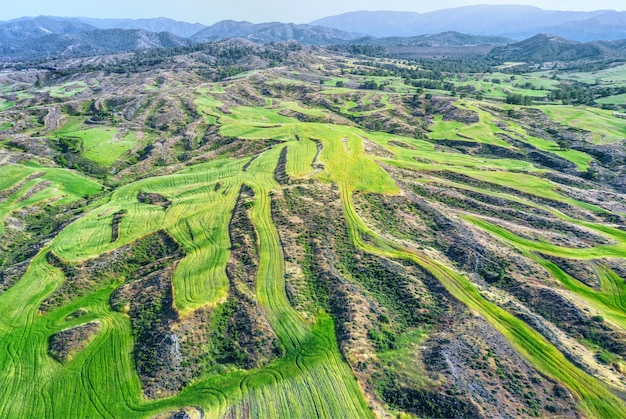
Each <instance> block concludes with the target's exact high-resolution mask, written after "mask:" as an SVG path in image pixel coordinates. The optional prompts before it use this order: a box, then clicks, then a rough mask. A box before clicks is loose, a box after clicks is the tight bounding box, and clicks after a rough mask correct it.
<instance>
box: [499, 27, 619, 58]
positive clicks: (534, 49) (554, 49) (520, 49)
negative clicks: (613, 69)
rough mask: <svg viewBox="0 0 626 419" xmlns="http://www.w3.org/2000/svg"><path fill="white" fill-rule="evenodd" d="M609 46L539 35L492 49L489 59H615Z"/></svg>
mask: <svg viewBox="0 0 626 419" xmlns="http://www.w3.org/2000/svg"><path fill="white" fill-rule="evenodd" d="M607 46H610V44H604V45H603V44H600V43H594V42H586V43H584V42H576V41H570V40H567V39H564V38H560V37H558V36H554V35H546V34H539V35H535V36H533V37H531V38H528V39H525V40H524V41H521V42H517V43H512V44H509V45H506V46H500V47H497V48H494V49H493V50H492V51H491V53H490V54H489V58H492V59H495V60H500V61H526V62H535V63H542V62H546V61H577V60H585V59H587V60H602V59H607V58H611V57H617V56H618V55H617V52H616V51H615V50H614V49H610V48H607Z"/></svg>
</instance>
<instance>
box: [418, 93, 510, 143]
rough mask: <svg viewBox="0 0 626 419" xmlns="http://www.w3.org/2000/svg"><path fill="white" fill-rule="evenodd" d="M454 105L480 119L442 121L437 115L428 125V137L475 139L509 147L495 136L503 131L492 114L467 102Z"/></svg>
mask: <svg viewBox="0 0 626 419" xmlns="http://www.w3.org/2000/svg"><path fill="white" fill-rule="evenodd" d="M455 106H457V107H459V108H464V109H468V110H471V111H473V112H475V113H477V114H478V116H479V118H480V121H479V122H477V123H474V124H471V125H466V124H464V123H462V122H457V121H444V120H443V117H441V116H439V117H436V118H435V119H434V120H433V124H432V125H431V126H430V130H431V132H430V133H428V137H429V138H431V139H433V140H459V141H475V142H478V143H485V144H492V145H497V146H500V147H506V148H509V147H510V145H509V144H508V143H507V142H506V141H504V140H502V139H500V138H499V137H497V136H496V134H498V133H503V132H504V131H502V129H500V128H498V127H497V125H496V122H497V120H496V118H495V117H494V116H493V115H491V114H490V113H488V112H485V111H483V110H481V109H479V108H477V107H476V106H475V105H473V104H470V103H469V102H463V103H459V102H457V103H456V104H455Z"/></svg>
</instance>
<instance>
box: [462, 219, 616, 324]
mask: <svg viewBox="0 0 626 419" xmlns="http://www.w3.org/2000/svg"><path fill="white" fill-rule="evenodd" d="M463 218H464V219H465V220H466V221H469V222H471V223H472V224H474V225H475V226H477V227H480V228H482V229H483V230H485V231H488V232H489V233H491V234H492V235H494V236H496V237H497V238H499V239H500V240H503V241H505V242H506V243H508V244H510V245H512V246H514V247H515V248H517V249H519V250H520V251H522V252H523V253H524V254H525V255H526V256H528V257H530V258H532V259H533V260H535V261H536V262H537V263H539V264H540V265H542V266H543V267H544V268H545V269H546V270H547V271H548V272H550V273H551V274H552V276H553V277H554V278H556V279H557V280H559V282H561V284H563V286H564V287H565V288H567V289H568V290H570V291H572V292H574V293H576V294H577V295H579V296H580V297H582V298H583V299H585V300H586V301H587V303H588V304H589V305H590V306H592V307H594V308H596V309H597V310H598V311H600V312H601V313H602V315H603V316H605V317H606V318H607V319H609V320H610V321H612V322H613V323H615V324H616V325H617V326H619V327H621V328H622V329H624V330H626V283H624V280H623V279H621V278H619V277H618V276H617V275H616V274H615V272H613V271H611V270H610V269H608V268H607V267H605V266H601V267H599V268H598V269H597V272H598V274H599V276H600V278H601V279H602V281H601V282H602V287H601V290H599V291H598V290H595V289H593V288H591V287H589V286H587V285H586V284H584V283H582V282H580V281H578V280H576V279H574V278H572V277H571V276H569V275H568V274H566V273H565V272H564V271H563V270H562V269H561V268H560V267H559V266H557V265H556V264H554V263H553V262H550V261H548V260H546V259H544V258H542V257H540V256H538V255H537V254H536V252H541V253H542V254H547V255H553V256H558V257H564V258H575V259H586V260H597V259H602V258H604V257H617V258H626V241H624V242H620V243H618V244H615V245H609V246H598V247H593V248H584V249H570V248H564V247H560V246H556V245H553V244H550V243H547V242H535V241H532V240H527V239H524V238H521V237H519V236H517V235H515V234H513V233H511V232H509V231H507V230H505V229H504V228H502V227H499V226H496V225H495V224H492V223H490V222H488V221H485V220H483V219H481V218H478V217H472V216H464V217H463Z"/></svg>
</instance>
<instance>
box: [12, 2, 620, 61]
mask: <svg viewBox="0 0 626 419" xmlns="http://www.w3.org/2000/svg"><path fill="white" fill-rule="evenodd" d="M538 33H544V34H552V35H553V36H556V37H561V38H566V39H569V40H571V41H595V40H605V41H611V40H617V39H624V38H626V12H616V11H612V10H598V11H593V12H567V11H546V10H542V9H539V8H536V7H531V6H503V5H500V6H493V5H481V6H466V7H459V8H453V9H446V10H438V11H435V12H430V13H421V14H420V13H414V12H389V11H380V12H373V11H361V12H351V13H346V14H342V15H337V16H330V17H326V18H323V19H319V20H316V21H313V22H311V23H310V24H294V23H282V22H265V23H250V22H242V21H234V20H224V21H220V22H217V23H215V24H213V25H211V26H205V25H203V24H200V23H188V22H180V21H176V20H172V19H167V18H154V19H95V18H83V17H69V18H68V17H51V16H39V17H23V18H19V19H14V20H11V21H6V22H0V56H1V58H2V59H3V60H9V61H16V60H32V59H40V58H51V57H66V58H67V57H72V56H84V55H96V54H107V53H117V52H126V51H132V50H137V49H146V48H167V47H171V46H182V45H191V44H194V43H200V42H214V41H220V40H224V39H229V38H243V39H246V40H248V41H251V42H255V43H270V42H284V41H291V40H295V41H297V42H300V43H302V44H305V45H333V44H345V43H359V44H370V45H382V46H402V47H432V48H437V47H439V46H442V45H443V46H456V47H458V46H470V45H472V46H475V45H493V46H497V45H503V44H506V43H509V42H512V41H514V40H523V39H527V38H530V37H532V36H534V35H536V34H538ZM465 34H471V35H465ZM544 42H548V41H546V40H544ZM589 48H590V49H589ZM589 48H588V49H589V50H590V51H591V50H594V51H596V52H597V53H601V52H602V53H604V52H606V48H604V47H599V46H597V45H595V46H593V47H589ZM523 49H524V48H523ZM539 49H542V48H539ZM608 49H609V50H610V49H612V46H611V45H609V48H608ZM488 50H489V48H487V50H486V51H487V52H488ZM574 50H579V48H577V47H575V48H574ZM499 54H500V56H504V55H506V54H508V53H503V52H502V51H500V52H499ZM531 55H532V54H531ZM540 55H542V54H540ZM548 55H549V54H548ZM563 56H564V57H569V56H571V54H565V55H563ZM574 56H576V54H574Z"/></svg>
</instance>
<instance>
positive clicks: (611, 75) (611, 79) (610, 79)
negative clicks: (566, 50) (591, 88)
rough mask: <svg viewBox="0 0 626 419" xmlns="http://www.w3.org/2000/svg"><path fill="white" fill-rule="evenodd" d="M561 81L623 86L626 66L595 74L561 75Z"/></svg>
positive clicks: (595, 72)
mask: <svg viewBox="0 0 626 419" xmlns="http://www.w3.org/2000/svg"><path fill="white" fill-rule="evenodd" d="M558 78H559V79H568V80H576V81H579V82H581V83H586V84H595V83H596V82H599V83H600V84H603V85H614V86H622V85H625V84H626V65H618V66H615V67H612V68H607V69H604V70H600V71H593V72H584V73H582V72H573V73H561V74H559V75H558Z"/></svg>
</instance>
